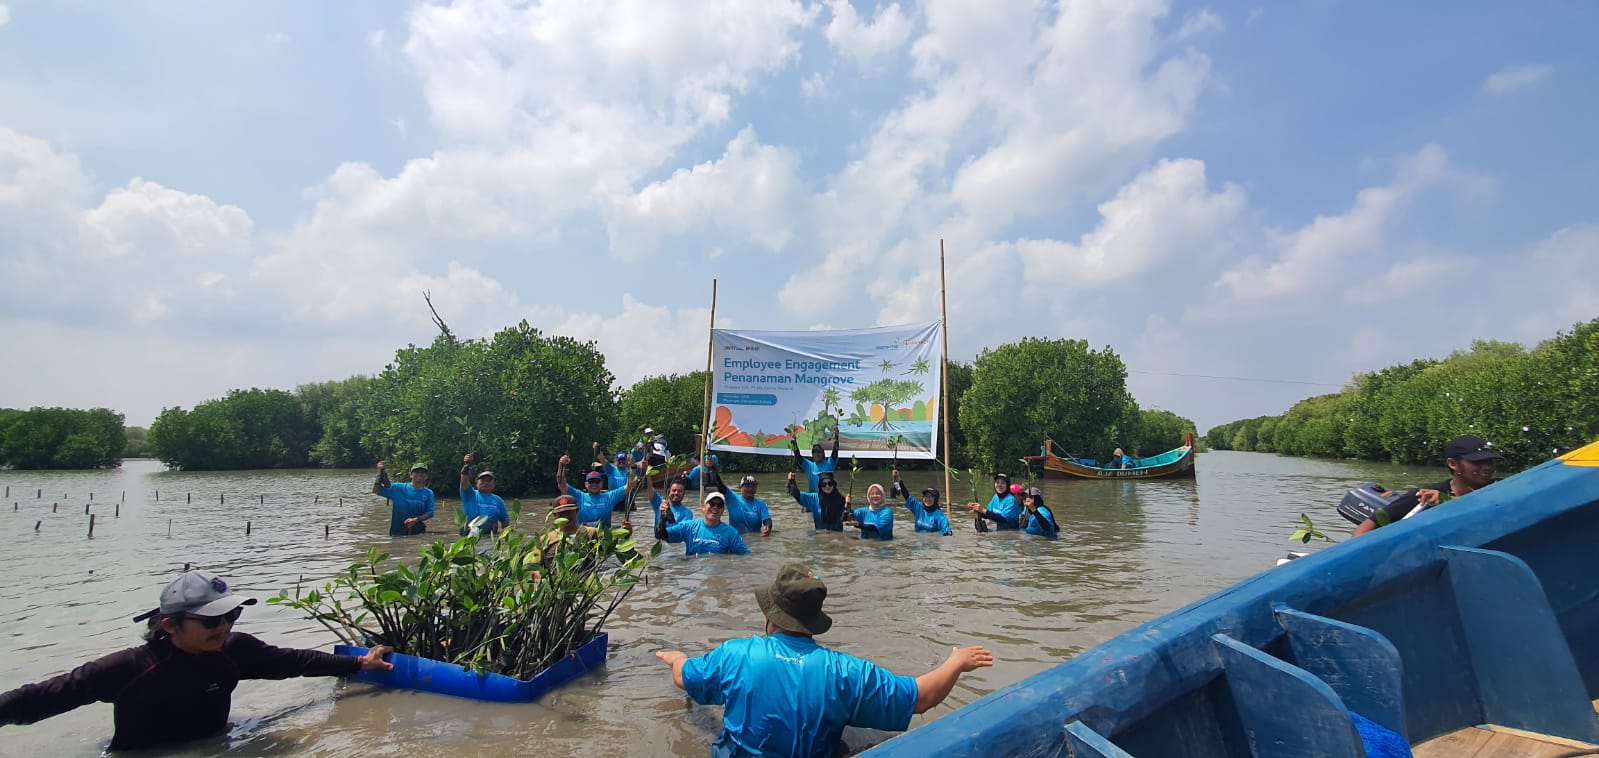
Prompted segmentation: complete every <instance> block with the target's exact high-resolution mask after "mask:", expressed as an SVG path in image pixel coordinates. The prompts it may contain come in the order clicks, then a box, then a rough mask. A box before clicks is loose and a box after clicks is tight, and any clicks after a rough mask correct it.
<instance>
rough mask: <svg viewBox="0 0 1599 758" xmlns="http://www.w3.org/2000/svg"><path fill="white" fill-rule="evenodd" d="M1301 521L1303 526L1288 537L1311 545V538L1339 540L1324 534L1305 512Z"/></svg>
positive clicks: (1329, 540)
mask: <svg viewBox="0 0 1599 758" xmlns="http://www.w3.org/2000/svg"><path fill="white" fill-rule="evenodd" d="M1379 512H1380V511H1379ZM1299 521H1300V523H1301V524H1302V526H1300V527H1299V529H1297V530H1295V531H1294V533H1293V534H1292V535H1290V536H1289V537H1288V539H1291V540H1298V541H1300V542H1302V543H1304V544H1306V545H1309V544H1310V541H1311V540H1321V541H1323V542H1337V541H1338V540H1335V539H1333V538H1331V537H1328V536H1327V535H1325V534H1322V533H1321V532H1320V531H1318V530H1317V529H1316V525H1315V524H1314V523H1311V520H1310V517H1309V516H1306V515H1305V514H1303V513H1301V514H1299Z"/></svg>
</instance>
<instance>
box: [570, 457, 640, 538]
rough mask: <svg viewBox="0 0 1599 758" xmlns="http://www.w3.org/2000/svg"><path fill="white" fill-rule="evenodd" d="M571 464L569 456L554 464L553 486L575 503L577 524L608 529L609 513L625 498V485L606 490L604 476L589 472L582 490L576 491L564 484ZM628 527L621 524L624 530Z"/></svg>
mask: <svg viewBox="0 0 1599 758" xmlns="http://www.w3.org/2000/svg"><path fill="white" fill-rule="evenodd" d="M571 463H572V456H570V455H563V456H561V459H560V460H559V461H557V462H556V467H555V486H556V487H557V488H559V489H560V490H561V491H562V492H565V493H566V494H568V495H571V496H572V499H573V500H575V501H577V509H578V516H577V520H578V523H580V524H583V525H585V526H599V527H601V528H604V529H610V528H611V512H612V511H614V510H616V506H617V504H619V503H621V502H622V499H623V498H625V497H627V485H626V484H623V485H622V486H620V487H616V488H613V489H610V490H607V489H605V474H603V473H600V472H598V471H590V472H589V473H588V476H586V477H584V478H583V489H578V488H576V487H573V486H571V485H569V484H567V483H566V467H567V466H568V465H570V464H571ZM624 518H625V516H624ZM629 526H630V524H627V523H625V522H624V523H623V524H622V528H624V529H626V528H628V527H629Z"/></svg>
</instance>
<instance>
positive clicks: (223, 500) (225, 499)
mask: <svg viewBox="0 0 1599 758" xmlns="http://www.w3.org/2000/svg"><path fill="white" fill-rule="evenodd" d="M217 502H218V503H226V502H228V496H227V495H226V494H219V495H217Z"/></svg>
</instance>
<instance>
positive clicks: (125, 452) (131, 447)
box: [122, 426, 150, 458]
mask: <svg viewBox="0 0 1599 758" xmlns="http://www.w3.org/2000/svg"><path fill="white" fill-rule="evenodd" d="M149 434H150V430H149V429H146V428H144V427H142V426H130V427H128V428H127V429H126V430H125V435H126V436H127V444H126V445H124V446H123V448H122V457H123V458H143V457H145V455H146V453H145V437H147V436H148V435H149Z"/></svg>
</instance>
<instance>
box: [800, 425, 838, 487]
mask: <svg viewBox="0 0 1599 758" xmlns="http://www.w3.org/2000/svg"><path fill="white" fill-rule="evenodd" d="M824 410H825V409H824ZM838 437H839V435H838V432H837V431H834V432H833V454H832V455H828V454H827V450H826V449H825V448H823V447H822V443H820V442H818V443H816V444H814V445H811V457H810V458H809V459H807V458H806V457H805V456H803V455H800V449H799V441H798V440H796V439H794V435H793V434H790V435H789V437H788V449H789V450H790V451H792V452H793V453H794V465H795V467H797V468H798V469H799V470H800V471H804V472H805V476H806V477H807V478H809V479H810V484H811V489H810V491H811V492H816V491H818V486H819V485H820V484H821V480H820V477H821V474H822V473H823V472H826V471H836V470H837V469H838Z"/></svg>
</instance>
